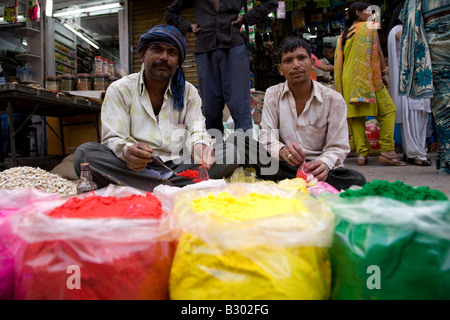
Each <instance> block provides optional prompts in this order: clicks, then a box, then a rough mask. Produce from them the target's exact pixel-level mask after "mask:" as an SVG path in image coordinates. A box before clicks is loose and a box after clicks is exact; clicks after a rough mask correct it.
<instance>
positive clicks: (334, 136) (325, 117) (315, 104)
mask: <svg viewBox="0 0 450 320" xmlns="http://www.w3.org/2000/svg"><path fill="white" fill-rule="evenodd" d="M259 141H260V142H261V144H262V145H263V146H264V147H265V148H266V149H267V151H269V153H270V154H271V156H272V157H274V158H276V159H279V152H280V150H281V148H283V147H284V146H285V145H288V144H290V143H292V142H297V143H298V144H299V145H300V147H301V148H302V149H303V152H304V153H305V156H306V159H307V160H322V161H323V162H324V163H325V164H326V165H327V166H328V168H330V169H334V168H335V167H338V166H341V165H342V164H343V163H344V160H345V158H346V157H347V155H348V153H349V152H350V145H349V138H348V127H347V106H346V104H345V101H344V99H343V98H342V96H341V95H340V94H339V93H337V92H336V91H334V90H333V89H330V88H327V87H325V86H323V85H322V84H320V83H318V82H316V81H313V89H312V92H311V97H310V98H309V100H308V101H307V102H306V105H305V109H304V110H303V112H302V114H301V115H300V116H298V115H297V109H296V107H295V100H294V96H293V94H292V92H291V90H290V89H289V86H288V83H287V81H286V82H284V83H280V84H278V85H275V86H272V87H270V88H268V89H267V91H266V94H265V97H264V106H263V113H262V118H261V134H260V136H259Z"/></svg>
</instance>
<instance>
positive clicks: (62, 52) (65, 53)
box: [55, 48, 75, 60]
mask: <svg viewBox="0 0 450 320" xmlns="http://www.w3.org/2000/svg"><path fill="white" fill-rule="evenodd" d="M55 52H58V53H61V54H63V55H65V56H67V57H69V58H70V59H73V60H75V57H72V56H71V55H70V54H69V53H67V52H64V51H61V50H58V49H56V48H55Z"/></svg>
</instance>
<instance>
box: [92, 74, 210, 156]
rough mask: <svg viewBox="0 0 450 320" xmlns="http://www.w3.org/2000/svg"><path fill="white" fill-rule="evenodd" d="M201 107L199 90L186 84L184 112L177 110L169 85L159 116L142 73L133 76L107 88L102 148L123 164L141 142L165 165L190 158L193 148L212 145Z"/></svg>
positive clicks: (103, 110)
mask: <svg viewBox="0 0 450 320" xmlns="http://www.w3.org/2000/svg"><path fill="white" fill-rule="evenodd" d="M201 104H202V102H201V99H200V96H199V94H198V91H197V89H196V88H195V87H194V86H193V85H192V84H190V83H189V82H186V85H185V92H184V109H183V110H182V111H181V112H179V111H176V110H174V108H173V96H172V92H171V89H170V83H169V85H168V86H167V89H166V92H165V94H164V102H163V105H162V107H161V110H160V112H159V114H158V116H156V115H155V113H154V111H153V108H152V103H151V101H150V96H149V94H148V92H147V90H146V88H145V84H144V80H143V71H141V72H139V73H133V74H131V75H129V76H126V77H124V78H122V79H120V80H118V81H115V82H113V83H112V84H111V85H110V86H109V87H108V90H107V92H106V95H105V99H104V102H103V105H102V112H101V121H102V144H104V145H107V146H108V147H109V148H110V149H111V150H112V151H113V152H114V153H115V155H116V156H117V157H118V158H119V159H121V160H123V161H125V158H124V155H125V152H126V150H127V148H128V147H130V146H131V145H133V144H136V143H138V142H139V143H145V144H148V145H149V146H150V148H152V149H153V154H154V155H157V156H160V157H161V159H162V160H163V161H168V160H173V159H176V158H179V157H181V156H183V155H188V154H191V153H192V150H193V146H194V144H197V143H204V144H207V145H211V143H212V140H211V138H210V136H209V135H208V133H207V132H206V127H205V118H204V117H203V115H202V111H201Z"/></svg>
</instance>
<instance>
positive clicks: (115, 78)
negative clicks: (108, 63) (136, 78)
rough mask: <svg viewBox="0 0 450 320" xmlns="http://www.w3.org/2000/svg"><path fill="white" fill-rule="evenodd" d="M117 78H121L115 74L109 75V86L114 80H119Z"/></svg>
mask: <svg viewBox="0 0 450 320" xmlns="http://www.w3.org/2000/svg"><path fill="white" fill-rule="evenodd" d="M117 80H119V78H117V77H114V76H112V77H109V78H108V82H109V84H108V86H109V85H110V84H111V83H113V82H114V81H117Z"/></svg>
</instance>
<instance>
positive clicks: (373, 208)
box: [0, 169, 450, 300]
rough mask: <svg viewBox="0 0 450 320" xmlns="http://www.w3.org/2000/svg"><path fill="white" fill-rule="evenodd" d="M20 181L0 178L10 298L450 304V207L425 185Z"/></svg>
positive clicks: (240, 177) (237, 179) (1, 281)
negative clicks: (46, 185) (92, 186)
mask: <svg viewBox="0 0 450 320" xmlns="http://www.w3.org/2000/svg"><path fill="white" fill-rule="evenodd" d="M13 174H14V173H12V172H3V173H0V178H1V180H2V181H1V184H2V185H3V186H9V188H7V189H5V188H2V189H0V194H1V197H0V199H1V201H0V231H1V232H0V248H1V250H2V254H1V256H2V259H0V265H1V268H0V270H2V271H1V273H0V297H1V298H2V299H38V300H41V299H108V300H109V299H132V300H137V299H152V300H153V299H174V300H177V299H181V300H186V299H187V300H209V299H213V300H305V299H306V300H318V299H338V300H339V299H357V300H360V299H389V300H391V299H393V300H396V299H450V295H449V292H450V290H449V289H450V269H449V268H448V263H447V261H448V258H449V257H448V254H449V251H448V248H449V247H450V238H449V234H450V224H449V221H450V201H449V200H448V197H447V196H446V195H445V194H443V193H442V192H440V191H437V190H432V189H430V188H428V187H417V188H414V187H411V186H408V185H405V184H403V183H402V182H394V183H389V182H387V181H374V182H372V183H367V184H366V185H365V186H364V187H362V188H361V187H359V188H351V189H348V190H345V191H341V192H338V191H337V190H336V189H334V188H332V187H331V186H329V185H327V184H326V183H318V182H317V181H314V180H309V181H308V182H307V181H306V180H304V179H303V178H295V179H290V180H283V181H279V182H278V183H275V182H266V181H261V180H259V179H257V178H255V177H254V176H252V175H248V174H244V173H243V172H242V169H240V170H237V171H236V172H235V174H234V175H233V176H232V177H231V178H230V179H229V180H207V181H202V182H198V183H195V184H192V185H188V186H186V187H183V188H179V187H171V186H165V185H161V186H159V187H157V188H155V190H154V191H153V193H149V192H142V191H140V190H137V189H134V188H130V187H120V186H112V185H110V186H109V187H107V188H103V189H99V190H95V191H91V192H88V193H83V194H79V195H77V194H76V187H75V189H73V188H72V189H71V188H68V189H67V188H66V189H64V190H67V192H66V193H64V194H63V193H58V192H57V191H51V190H48V191H43V190H40V189H39V188H40V187H39V185H38V184H37V182H34V183H35V184H34V186H33V180H32V179H30V183H29V184H28V185H27V186H26V187H13V186H12V182H11V175H13ZM7 176H9V178H8V177H7ZM48 178H49V179H50V178H51V179H55V178H56V177H48ZM5 179H8V181H9V183H6V181H5ZM58 183H64V182H58ZM41 184H42V182H41ZM51 184H52V185H56V184H57V183H56V180H54V182H53V183H51ZM60 188H61V190H63V189H62V188H63V187H62V186H61V187H60Z"/></svg>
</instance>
